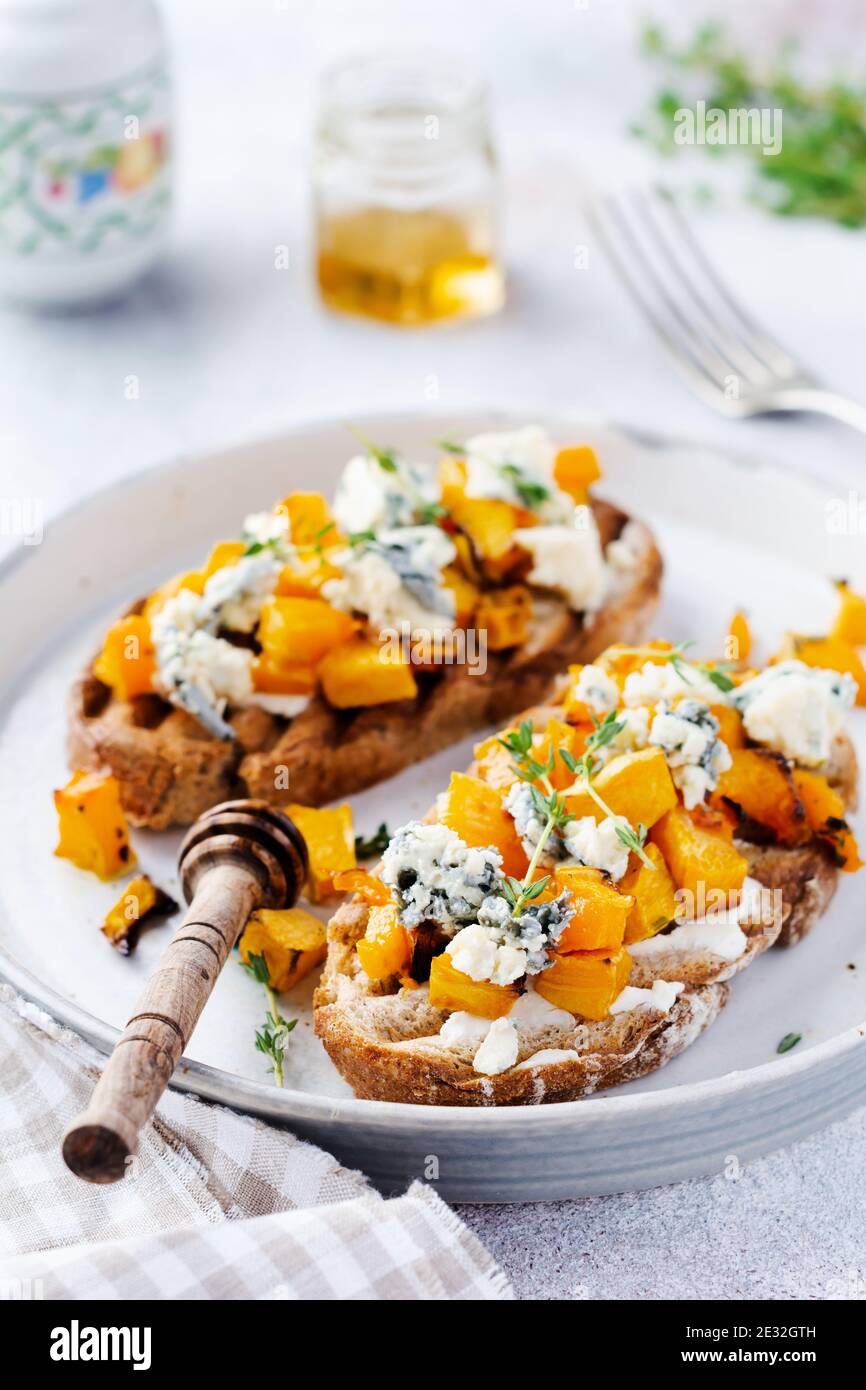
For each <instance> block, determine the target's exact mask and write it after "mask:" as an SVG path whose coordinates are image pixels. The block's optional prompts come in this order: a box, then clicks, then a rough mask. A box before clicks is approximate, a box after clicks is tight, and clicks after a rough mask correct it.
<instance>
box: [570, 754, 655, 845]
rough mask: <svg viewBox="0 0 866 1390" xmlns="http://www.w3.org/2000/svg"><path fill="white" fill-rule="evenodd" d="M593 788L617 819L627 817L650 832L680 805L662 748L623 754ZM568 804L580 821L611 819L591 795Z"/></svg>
mask: <svg viewBox="0 0 866 1390" xmlns="http://www.w3.org/2000/svg"><path fill="white" fill-rule="evenodd" d="M593 786H594V787H595V789H596V791H597V792H598V794H599V796H600V797H601V799H602V801H604V802H605V803H606V804H607V805H608V806H609V807H610V809H611V810H612V811H613V813H614V815H616V816H624V817H625V819H626V820H627V821H629V822H630V824H631V825H633V826H638V825H645V826H646V827H647V829H649V827H650V826H653V825H655V823H656V821H657V820H660V819H661V817H662V816H663V815H664V814H665V812H666V811H670V810H671V808H672V807H674V806H676V804H677V790H676V787H675V786H674V784H673V779H672V778H671V774H670V771H669V769H668V765H667V760H666V758H665V755H664V753H663V752H662V750H661V748H641V749H640V750H639V751H638V752H637V753H621V754H620V756H619V757H618V758H613V759H612V760H611V761H610V762H609V763H608V764H607V766H606V767H603V768H602V770H601V772H600V773H599V774H598V776H597V777H595V778H594V779H593ZM566 804H567V806H568V809H569V811H570V812H571V814H572V815H573V816H576V817H578V818H580V817H581V816H595V819H596V820H598V821H601V820H604V818H605V816H606V815H607V812H606V811H603V810H602V809H601V807H600V806H599V805H598V804H597V803H596V802H595V801H594V800H593V798H592V797H591V796H590V794H589V792H585V791H584V792H578V793H575V795H573V796H569V797H567V798H566Z"/></svg>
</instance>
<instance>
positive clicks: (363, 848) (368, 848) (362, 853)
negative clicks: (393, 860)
mask: <svg viewBox="0 0 866 1390" xmlns="http://www.w3.org/2000/svg"><path fill="white" fill-rule="evenodd" d="M390 843H391V832H390V830H389V829H388V827H387V825H386V824H385V822H384V821H382V822H381V823H380V825H379V828H378V830H377V831H376V832H375V834H373V835H371V836H370V837H369V839H366V840H365V839H364V837H363V835H356V836H355V858H356V859H373V858H374V857H375V856H376V855H378V854H384V853H385V850H386V849H387V848H388V846H389V844H390Z"/></svg>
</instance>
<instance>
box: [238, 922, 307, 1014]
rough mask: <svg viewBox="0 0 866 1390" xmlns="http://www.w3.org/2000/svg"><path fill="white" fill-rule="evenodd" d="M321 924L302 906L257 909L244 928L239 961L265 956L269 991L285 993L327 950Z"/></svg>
mask: <svg viewBox="0 0 866 1390" xmlns="http://www.w3.org/2000/svg"><path fill="white" fill-rule="evenodd" d="M327 949H328V948H327V929H326V927H325V924H324V922H320V921H319V919H318V917H314V916H313V914H312V912H305V911H304V909H303V908H302V907H289V908H283V909H280V910H277V909H272V908H265V907H262V908H259V911H258V912H254V913H253V915H252V917H251V918H250V920H249V921H248V922H247V924H246V926H245V927H244V932H243V936H242V937H241V941H240V952H241V960H243V961H244V962H248V961H249V960H250V958H251V957H252V956H264V958H265V964H266V965H267V967H268V975H269V976H270V981H271V988H272V989H275V990H276V992H277V993H278V994H284V993H285V992H286V990H288V989H291V988H292V986H293V985H296V984H298V982H299V981H300V980H303V978H304V976H305V975H309V973H310V971H311V970H313V969H314V968H315V967H316V966H317V965H318V964H319V963H320V962H321V961H323V960H324V959H325V953H326V951H327Z"/></svg>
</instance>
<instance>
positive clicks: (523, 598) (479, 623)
mask: <svg viewBox="0 0 866 1390" xmlns="http://www.w3.org/2000/svg"><path fill="white" fill-rule="evenodd" d="M531 619H532V598H531V597H530V593H529V590H528V589H527V587H526V585H525V584H512V585H510V586H509V587H508V588H507V589H489V590H488V591H487V593H485V594H482V596H481V598H480V599H479V601H478V607H477V611H476V614H475V626H476V627H477V628H478V629H479V631H482V632H485V633H486V634H487V637H486V640H487V646H488V649H489V650H490V651H492V652H500V651H504V650H505V649H506V648H507V647H519V646H520V645H521V644H522V643H523V642H525V641H526V639H527V637H528V636H529V624H530V621H531Z"/></svg>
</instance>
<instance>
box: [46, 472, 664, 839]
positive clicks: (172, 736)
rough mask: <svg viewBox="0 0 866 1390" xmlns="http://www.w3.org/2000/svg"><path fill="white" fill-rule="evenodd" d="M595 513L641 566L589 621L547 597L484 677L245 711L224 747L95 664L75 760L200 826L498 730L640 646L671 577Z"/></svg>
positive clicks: (452, 673)
mask: <svg viewBox="0 0 866 1390" xmlns="http://www.w3.org/2000/svg"><path fill="white" fill-rule="evenodd" d="M592 507H593V510H594V513H595V517H596V521H597V523H598V527H599V532H600V535H601V539H602V542H603V543H604V544H605V545H607V544H608V543H609V542H610V541H612V540H615V539H617V538H619V537H620V536H622V534H623V533H624V531H625V530H626V528H628V540H629V548H630V550H631V551H632V553H633V554H634V557H635V559H634V564H633V566H632V567H631V568H630V569H628V570H627V571H624V572H623V578H622V579H621V580H620V582H619V583H618V585H617V586H616V587H615V588H614V589H613V590H612V592H611V594H610V596H609V598H608V599H607V601H606V602H605V604H604V605H603V606H602V607H601V608H600V609H599V610H598V611H597V612H596V613H594V614H592V615H590V616H588V617H586V618H585V619H584V618H582V617H581V616H580V615H577V614H575V613H573V612H572V611H571V610H570V609H569V608H568V607H567V606H566V604H565V603H563V602H562V601H561V600H560V599H558V598H557V597H556V596H554V595H553V594H550V595H549V596H547V595H546V594H542V593H541V592H540V591H537V592H536V594H535V595H534V621H533V628H532V632H531V635H530V638H529V640H528V642H527V643H525V644H524V645H523V646H522V647H519V648H516V649H512V650H509V651H504V652H490V653H488V657H487V670H486V672H485V673H484V674H483V675H482V674H471V673H470V670H469V669H468V668H467V667H466V666H459V665H453V666H442V667H440V668H439V669H438V670H437V671H436V672H435V673H433V674H430V675H424V674H422V675H421V676H420V677H419V695H418V697H417V698H416V699H414V700H410V701H403V702H400V703H395V704H388V705H374V706H369V707H367V708H363V709H357V710H337V709H334V708H333V707H332V706H331V705H329V704H328V703H327V702H326V701H325V700H324V699H323V698H322V697H321V696H317V697H315V698H314V699H313V700H312V701H311V702H310V704H309V705H308V707H307V708H306V709H305V710H304V711H303V713H301V714H299V715H297V716H296V717H295V718H294V719H292V720H287V719H282V718H278V717H276V716H274V715H271V714H267V713H265V712H264V711H263V710H261V709H256V708H246V709H242V710H238V711H235V712H234V713H232V714H231V715H230V717H229V723H230V724H231V725H232V728H233V729H234V732H235V735H236V738H235V740H234V741H232V742H223V741H221V740H219V739H217V738H214V737H213V736H212V735H211V734H209V733H208V732H207V731H206V730H205V729H203V728H202V727H201V725H200V724H199V723H198V722H197V721H196V720H195V719H193V718H192V717H191V716H190V715H188V714H186V713H185V712H184V711H182V710H177V709H175V708H174V707H173V706H172V705H170V704H168V703H167V702H166V701H164V700H162V699H160V698H158V697H156V696H153V695H143V696H139V697H138V698H136V699H133V700H131V701H129V702H126V701H122V700H118V699H116V698H115V697H114V696H113V695H112V693H111V691H110V690H109V689H108V687H107V686H105V685H103V684H102V683H101V682H100V681H99V680H97V679H96V677H95V676H94V675H93V672H92V670H88V671H86V672H85V673H84V675H83V676H82V677H81V679H80V680H78V681H77V682H76V684H75V686H74V687H73V690H72V693H71V698H70V705H69V737H68V746H69V758H70V762H71V763H72V765H73V766H75V767H78V768H94V769H95V768H108V769H110V771H111V772H113V773H114V775H115V777H116V778H117V779H118V781H119V783H120V794H121V800H122V802H123V805H124V808H125V810H126V813H127V815H128V817H129V819H130V820H131V821H132V823H133V824H134V825H145V826H149V827H150V828H152V829H154V830H163V829H165V828H166V827H167V826H170V825H187V824H189V823H190V822H191V821H194V820H195V819H196V817H197V816H199V815H200V814H201V813H202V812H203V811H205V810H207V808H208V807H209V806H212V805H213V804H214V803H215V802H217V801H222V800H225V799H226V798H228V797H235V796H252V797H258V798H260V799H262V800H265V801H268V802H269V803H270V804H272V805H275V806H279V805H281V804H287V803H289V802H301V803H303V804H306V805H311V806H317V805H320V804H321V803H322V802H325V801H331V800H334V799H335V798H339V797H343V796H347V795H349V794H351V793H353V792H357V791H361V790H362V789H363V788H364V787H369V786H372V785H373V784H374V783H376V782H380V781H382V780H384V779H385V778H386V777H392V776H393V775H394V774H395V773H397V772H400V771H401V770H402V769H403V768H405V767H408V766H409V765H410V764H412V763H414V762H418V761H420V759H422V758H426V757H429V756H431V755H432V754H433V753H436V752H438V751H440V750H441V749H442V748H446V747H448V746H449V745H450V744H452V743H454V742H456V741H457V740H458V739H460V738H463V737H464V736H465V735H467V734H470V733H472V732H473V731H475V730H476V729H480V728H482V727H483V726H484V725H486V724H492V723H499V724H501V723H502V722H503V721H505V720H507V719H508V718H509V717H510V716H511V715H512V714H514V713H516V712H517V711H518V710H520V709H522V708H523V707H524V706H525V705H527V704H531V703H534V702H535V701H538V700H541V699H543V698H544V697H545V695H546V694H547V693H548V691H549V690H550V688H551V686H552V684H553V682H554V680H555V677H556V675H557V674H558V673H559V672H561V671H562V670H564V668H565V667H566V666H567V665H568V664H569V663H570V662H586V661H591V660H592V659H593V657H595V656H596V655H598V653H599V652H601V651H603V650H604V648H605V647H607V646H609V645H610V644H611V643H612V642H614V641H624V642H635V641H640V640H641V639H642V638H643V637H644V636H646V634H647V632H648V630H649V628H650V626H651V623H652V619H653V615H654V613H655V608H656V604H657V602H658V596H659V586H660V582H661V572H662V562H661V556H660V555H659V552H658V549H657V548H656V545H655V542H654V540H653V537H652V535H651V533H650V532H649V530H647V528H646V527H645V526H643V525H642V524H641V523H640V522H636V521H631V520H629V518H628V516H627V515H626V514H625V513H624V512H623V511H621V510H620V509H619V508H617V507H614V506H612V505H611V504H610V503H607V502H603V501H596V500H594V501H593V502H592ZM287 784H288V785H287Z"/></svg>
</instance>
